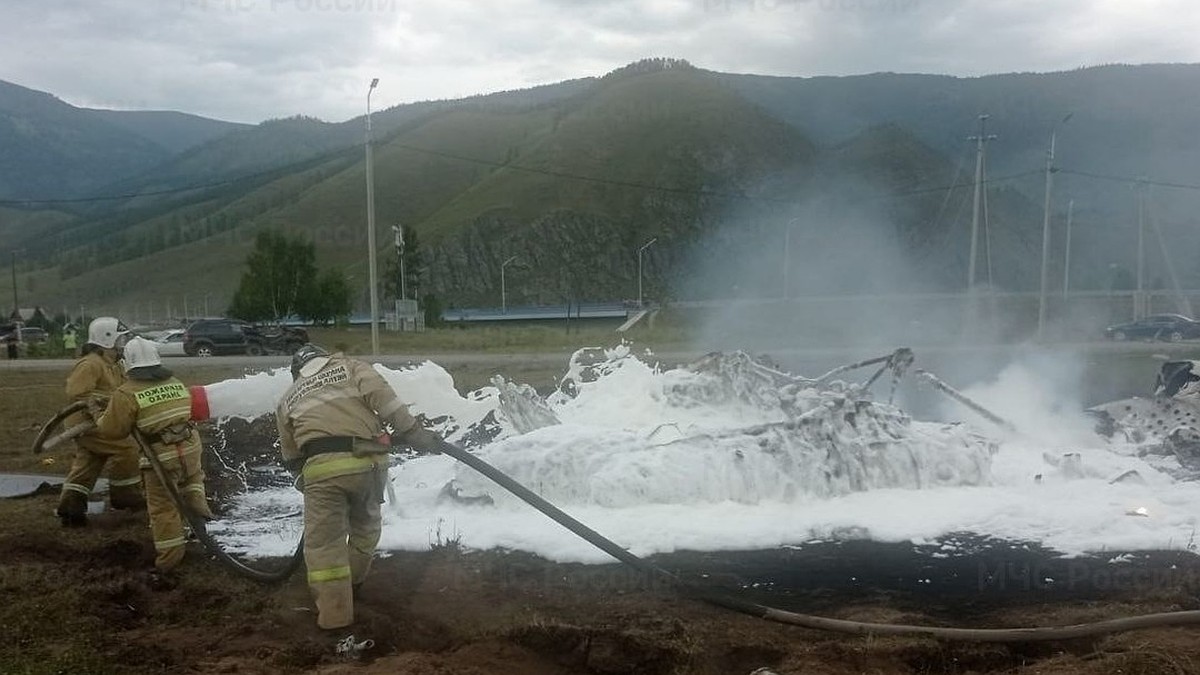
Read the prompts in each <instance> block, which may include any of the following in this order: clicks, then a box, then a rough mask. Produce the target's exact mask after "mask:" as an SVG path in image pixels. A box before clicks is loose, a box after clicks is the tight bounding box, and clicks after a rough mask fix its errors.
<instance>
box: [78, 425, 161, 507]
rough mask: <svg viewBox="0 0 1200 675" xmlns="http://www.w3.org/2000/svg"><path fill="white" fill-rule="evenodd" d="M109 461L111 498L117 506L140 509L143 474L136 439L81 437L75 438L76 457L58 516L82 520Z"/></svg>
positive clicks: (141, 504) (109, 492)
mask: <svg viewBox="0 0 1200 675" xmlns="http://www.w3.org/2000/svg"><path fill="white" fill-rule="evenodd" d="M105 463H107V464H108V485H109V488H108V500H109V503H110V504H111V505H112V507H113V508H114V509H140V508H141V507H142V506H143V505H145V501H144V500H143V499H142V490H141V482H142V475H141V472H140V471H138V451H137V446H136V445H134V443H133V441H132V440H130V439H126V441H125V442H123V443H114V442H113V441H103V440H100V439H98V438H93V437H89V436H81V437H79V438H77V439H75V458H74V460H73V461H72V462H71V470H70V471H69V472H68V473H67V478H66V482H64V483H63V487H62V494H61V496H60V497H59V501H58V515H59V516H61V517H63V518H78V519H82V518H83V517H84V514H86V513H87V502H88V496H89V495H91V494H92V488H94V487H95V486H96V479H97V478H99V477H100V473H101V472H102V471H103V470H104V465H105Z"/></svg>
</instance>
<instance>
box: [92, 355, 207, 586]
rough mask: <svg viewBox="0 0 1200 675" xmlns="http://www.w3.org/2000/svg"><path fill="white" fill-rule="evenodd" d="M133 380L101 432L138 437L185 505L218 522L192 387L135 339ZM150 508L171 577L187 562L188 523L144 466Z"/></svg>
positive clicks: (162, 563)
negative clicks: (195, 418)
mask: <svg viewBox="0 0 1200 675" xmlns="http://www.w3.org/2000/svg"><path fill="white" fill-rule="evenodd" d="M125 372H126V375H127V376H128V379H127V380H126V381H125V383H124V384H122V385H121V386H120V387H118V388H117V390H116V391H115V392H113V395H112V397H111V398H110V399H109V401H108V406H107V407H106V408H105V409H104V410H103V412H102V414H98V415H97V416H96V430H97V432H98V433H99V435H100V436H101V437H104V438H123V437H127V436H129V435H130V434H133V436H134V438H136V439H138V441H139V443H140V444H141V446H142V452H145V453H153V455H154V457H155V458H156V459H157V460H158V462H159V464H160V465H161V466H162V469H163V474H164V477H165V478H166V480H168V481H171V483H172V484H174V486H175V488H176V490H177V491H178V492H179V496H180V497H181V498H182V499H183V502H184V504H185V505H186V506H187V508H188V509H190V510H191V511H193V512H194V513H196V514H198V515H200V516H203V517H204V518H212V512H211V511H210V510H209V508H208V502H207V500H206V499H205V495H204V471H203V469H202V468H201V465H200V452H201V449H202V445H201V443H200V434H199V433H197V432H196V428H195V424H194V423H193V422H192V421H191V411H192V397H191V394H190V393H189V392H188V389H187V387H185V386H184V385H183V383H182V382H180V381H179V379H178V378H176V377H175V376H174V375H173V374H172V373H171V371H170V370H167V369H166V368H164V367H163V365H162V359H161V358H160V357H159V355H158V348H157V347H155V346H154V343H153V342H151V341H149V340H146V339H144V338H140V337H135V338H132V339H130V340H129V343H128V344H127V345H125ZM143 466H144V467H145V469H144V470H145V484H146V507H147V510H148V511H149V512H150V532H151V535H152V536H153V538H154V550H155V552H156V554H157V556H156V557H155V560H154V566H155V567H156V568H157V569H158V571H160V572H168V571H170V570H172V569H174V568H175V567H176V566H178V565H179V563H180V562H182V561H183V556H184V543H185V538H184V533H183V520H182V517H181V515H180V513H179V511H178V510H177V509H176V508H175V504H174V503H173V502H172V501H171V496H170V493H169V492H168V491H167V487H166V486H165V485H163V483H162V481H161V480H160V479H159V477H158V474H157V473H155V472H154V471H152V470H151V468H150V466H149V462H144V463H143Z"/></svg>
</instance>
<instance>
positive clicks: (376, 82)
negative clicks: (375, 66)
mask: <svg viewBox="0 0 1200 675" xmlns="http://www.w3.org/2000/svg"><path fill="white" fill-rule="evenodd" d="M377 84H379V78H378V77H373V78H371V86H370V87H367V88H368V89H374V88H375V85H377Z"/></svg>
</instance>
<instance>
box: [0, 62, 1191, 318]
mask: <svg viewBox="0 0 1200 675" xmlns="http://www.w3.org/2000/svg"><path fill="white" fill-rule="evenodd" d="M1131 72H1133V73H1135V74H1136V73H1140V74H1142V75H1143V76H1145V78H1146V79H1149V80H1152V81H1153V82H1152V83H1146V82H1141V81H1140V79H1139V78H1137V77H1133V78H1131V77H1129V74H1130V73H1131ZM1198 72H1200V70H1198V69H1195V68H1191V67H1178V68H1176V67H1164V68H1163V69H1161V70H1159V69H1153V68H1151V69H1148V70H1136V69H1135V70H1133V71H1130V70H1127V69H1124V68H1112V69H1093V70H1087V71H1078V72H1077V73H1070V74H1053V75H1032V74H1030V75H1014V76H1002V77H1001V76H997V77H994V78H976V79H962V78H948V77H936V76H907V75H887V74H880V75H873V76H864V77H860V78H809V79H803V78H760V77H757V76H732V75H724V74H719V73H712V72H708V71H703V70H699V69H696V68H692V67H690V66H688V65H687V64H684V63H679V62H673V61H654V62H645V63H640V64H635V65H634V66H632V67H629V68H625V69H622V70H619V71H616V72H614V73H612V74H610V75H608V76H606V77H604V78H600V79H592V80H576V81H571V82H566V83H562V84H560V85H551V86H548V87H540V88H537V89H534V90H528V91H517V92H502V93H499V94H493V95H488V96H479V97H472V98H469V99H464V100H460V101H437V102H427V103H421V104H415V105H411V106H400V107H397V108H393V109H390V110H385V111H380V112H378V113H376V114H375V115H374V116H373V122H374V126H375V130H376V135H375V138H376V144H375V153H374V155H375V164H374V169H375V170H374V173H375V181H376V182H375V187H376V189H375V201H376V215H377V227H378V242H379V250H378V253H379V256H380V261H381V262H386V261H387V260H390V259H391V257H393V256H394V252H393V251H392V250H391V246H390V241H391V236H390V229H389V228H390V226H391V225H394V224H397V223H400V224H403V225H404V226H405V227H406V228H407V229H408V230H409V231H410V232H414V231H415V232H416V233H417V234H418V235H419V238H420V240H421V242H422V248H423V250H424V253H425V264H424V269H423V270H422V271H421V272H422V282H421V287H420V288H419V289H416V290H417V292H435V293H437V294H438V295H439V296H440V297H441V298H442V300H443V301H444V302H446V303H448V304H459V305H475V304H499V283H500V266H501V264H502V263H503V261H504V260H507V259H508V258H509V257H510V256H514V255H515V256H517V260H516V262H515V264H513V265H511V266H509V267H508V268H507V269H506V275H507V276H506V281H507V286H508V293H509V297H508V301H509V302H510V303H522V302H546V303H549V302H562V301H564V300H615V299H621V298H631V297H633V296H634V295H635V294H636V291H637V265H638V257H637V251H638V249H639V247H641V246H642V245H644V244H645V243H646V242H647V241H649V240H650V239H652V238H656V239H657V242H656V244H655V245H654V246H653V247H651V248H649V249H647V252H646V258H645V263H646V271H647V274H646V278H647V283H648V289H647V290H648V292H649V293H651V294H652V297H673V298H681V299H683V298H705V297H727V296H745V297H765V296H770V295H772V294H778V293H780V292H782V282H783V279H784V278H787V279H788V283H789V285H790V286H791V287H792V288H791V291H790V292H794V293H799V292H811V293H844V292H863V291H878V290H886V291H889V292H892V291H902V290H929V289H938V290H941V289H957V288H961V287H962V285H963V284H964V282H965V277H966V267H967V261H966V257H967V249H968V243H969V236H970V230H969V221H970V212H969V207H970V197H971V188H970V185H969V183H970V181H971V173H972V169H973V162H972V161H971V159H972V158H973V157H972V155H971V153H970V145H969V144H968V143H967V142H966V140H965V136H966V135H968V134H969V133H972V132H973V131H974V129H973V128H972V124H973V121H974V116H975V114H976V113H978V112H979V110H981V109H984V108H986V109H987V110H988V111H989V112H991V113H992V114H993V117H994V120H995V124H994V126H993V127H992V130H994V131H996V132H997V133H998V134H999V135H1000V136H1001V139H1000V140H998V141H997V142H996V143H995V144H994V145H993V147H992V153H993V154H992V155H991V159H990V162H989V166H990V175H991V176H993V177H995V176H1000V178H1001V179H1002V180H997V182H996V183H995V184H992V185H989V188H988V191H987V194H988V207H989V219H988V228H987V231H986V232H985V233H984V235H985V239H984V242H983V244H984V251H983V254H985V255H987V256H989V257H990V258H992V259H993V260H995V261H1003V264H1000V263H999V262H998V263H997V264H996V265H994V266H991V265H988V266H987V267H985V269H984V270H983V271H982V272H981V279H984V280H990V281H991V283H994V284H996V285H997V286H1000V287H1002V288H1010V289H1024V290H1029V289H1031V288H1032V287H1033V286H1032V284H1033V280H1035V279H1036V276H1037V275H1036V269H1035V267H1036V265H1037V260H1038V258H1037V255H1038V251H1039V248H1040V237H1041V208H1040V198H1041V194H1040V188H1041V176H1040V174H1039V172H1038V169H1039V167H1040V162H1041V158H1040V156H1039V146H1040V145H1041V144H1043V143H1044V140H1045V134H1044V133H1043V132H1044V131H1045V130H1046V128H1048V127H1046V126H1045V122H1046V119H1050V120H1053V118H1054V116H1056V115H1059V112H1058V111H1059V110H1061V109H1062V108H1063V107H1064V106H1065V107H1070V105H1069V104H1070V103H1071V102H1072V101H1086V100H1088V97H1094V101H1095V102H1094V103H1093V107H1092V108H1089V109H1088V110H1086V111H1081V112H1077V113H1076V117H1075V118H1073V119H1072V121H1071V122H1070V126H1069V127H1066V128H1064V130H1063V131H1062V136H1061V139H1062V141H1063V143H1064V145H1063V146H1061V147H1062V152H1063V155H1064V156H1071V157H1087V156H1094V157H1097V158H1108V160H1109V161H1110V162H1111V163H1110V165H1109V166H1107V167H1106V170H1107V171H1111V172H1114V173H1115V172H1119V171H1124V170H1127V169H1132V168H1133V167H1136V166H1137V165H1138V163H1139V162H1145V161H1149V160H1146V159H1145V156H1144V154H1142V152H1141V151H1140V150H1137V147H1138V146H1137V143H1140V142H1145V143H1149V145H1147V146H1146V147H1147V148H1149V149H1148V150H1145V152H1151V153H1152V152H1154V151H1156V150H1155V148H1160V147H1162V146H1164V145H1165V144H1167V141H1166V140H1165V139H1161V138H1158V137H1157V136H1153V135H1151V136H1147V135H1146V134H1145V133H1143V132H1141V131H1138V130H1139V129H1144V127H1145V125H1146V124H1150V123H1152V122H1153V121H1154V120H1158V121H1163V122H1164V123H1166V122H1168V121H1169V123H1170V124H1171V125H1177V124H1179V120H1183V119H1187V115H1188V114H1189V113H1187V111H1184V110H1172V111H1170V112H1169V113H1166V112H1162V111H1157V112H1154V111H1156V110H1157V108H1156V106H1160V105H1161V104H1162V103H1163V102H1164V101H1167V102H1169V101H1174V102H1175V104H1182V103H1187V102H1188V101H1190V100H1191V99H1190V98H1189V97H1191V96H1192V94H1190V93H1187V92H1175V93H1172V92H1171V83H1174V86H1181V85H1182V83H1183V82H1185V81H1190V79H1189V78H1193V77H1194V76H1195V75H1196V73H1198ZM1181 78H1182V79H1181ZM1106 82H1107V83H1109V84H1110V85H1113V86H1116V87H1118V89H1120V88H1124V89H1122V91H1129V92H1135V93H1138V94H1139V95H1141V96H1142V97H1143V98H1142V99H1141V100H1137V101H1127V102H1126V103H1125V107H1124V108H1119V109H1118V108H1116V107H1115V106H1116V104H1115V103H1113V106H1114V108H1112V109H1111V110H1110V111H1109V112H1108V113H1106V114H1101V112H1100V111H1099V110H1098V109H1097V107H1096V106H1097V105H1098V103H1102V102H1114V101H1116V100H1117V99H1118V98H1120V97H1121V96H1122V95H1123V94H1121V93H1120V92H1119V91H1118V92H1107V91H1106V92H1103V93H1098V92H1097V89H1103V87H1104V83H1106ZM1072 92H1074V93H1072ZM1072 97H1075V98H1072ZM992 106H994V108H993V107H992ZM1148 111H1149V112H1148ZM1001 119H1003V120H1004V121H1003V123H1001V121H1000V120H1001ZM362 123H363V120H362V118H361V117H360V118H356V119H354V120H349V121H347V122H343V123H339V124H331V123H326V122H321V121H319V120H314V119H309V118H291V119H287V120H274V121H271V122H267V123H264V124H261V125H257V126H254V127H248V128H239V129H236V130H233V131H232V132H231V133H226V134H223V135H221V136H219V137H217V138H214V139H213V140H210V141H208V142H205V143H201V144H200V145H197V146H194V147H191V148H189V149H186V150H183V151H181V152H180V153H178V154H177V155H176V156H175V157H174V158H172V159H170V160H169V161H167V162H166V163H164V164H162V165H160V166H158V167H157V168H155V169H154V170H153V171H146V172H144V173H142V174H139V175H136V176H132V177H129V178H126V179H124V182H123V183H121V184H120V185H121V186H122V188H123V189H127V190H130V191H136V192H140V193H143V194H145V196H142V197H139V198H138V199H135V200H115V201H114V202H112V203H109V202H103V203H95V204H89V205H87V206H86V208H81V209H79V210H77V211H76V213H75V220H74V221H72V222H70V223H67V224H65V225H64V220H65V217H64V216H61V215H59V216H56V217H54V218H52V219H50V220H49V221H47V222H46V223H42V224H38V225H36V226H35V225H29V226H21V227H14V226H10V227H9V228H8V229H7V230H3V229H0V234H3V235H4V236H5V238H6V239H7V237H8V236H9V234H11V235H12V236H13V237H24V238H25V239H24V241H25V245H26V248H27V249H28V251H29V257H30V261H29V262H28V263H26V264H27V265H28V266H32V267H39V269H38V271H36V272H34V273H32V274H31V275H30V277H29V278H30V280H31V281H30V282H28V284H29V285H30V286H31V288H32V289H36V292H37V293H39V294H41V295H42V296H43V297H45V298H46V300H45V304H47V305H50V306H56V305H57V304H66V305H68V306H72V307H74V306H77V305H78V304H81V303H82V304H85V305H87V306H92V305H104V306H107V307H109V308H111V310H113V311H116V310H117V309H121V308H122V307H123V308H124V309H125V310H130V308H131V307H133V306H134V305H136V304H139V303H140V304H141V306H143V307H145V305H146V303H148V302H150V301H153V302H155V303H157V304H158V306H159V307H160V311H161V307H162V305H163V304H165V301H166V300H167V299H168V298H170V299H171V302H172V304H173V305H174V306H175V307H179V306H180V305H182V304H183V298H184V296H185V295H186V296H188V298H189V304H190V305H191V306H192V307H195V306H196V302H197V298H200V297H202V296H207V297H208V298H209V300H210V305H211V306H212V307H213V308H216V307H223V306H224V303H225V302H226V301H227V299H228V298H229V296H230V295H231V294H232V291H233V289H234V287H235V286H236V284H237V280H238V277H239V275H240V272H241V266H242V263H243V260H244V258H245V255H246V252H247V250H248V248H249V246H250V245H251V243H252V242H253V238H254V235H255V233H256V232H257V231H259V230H260V229H262V228H265V227H273V228H279V229H283V230H286V231H290V232H294V233H297V234H301V235H304V236H306V237H310V238H311V239H312V240H313V241H314V242H316V244H317V246H318V256H319V262H320V263H321V264H322V265H327V266H328V265H332V266H336V267H338V268H340V269H342V270H343V271H344V272H345V273H346V274H347V275H348V276H350V277H351V282H352V285H353V286H354V287H355V288H359V289H363V297H362V298H359V307H363V306H365V296H366V291H365V287H366V271H365V270H366V263H365V252H366V249H367V244H366V227H365V224H366V212H365V184H366V180H365V167H364V162H363V147H362V138H363V135H362V134H363V124H362ZM1170 128H1175V127H1170ZM1105 129H1114V130H1124V131H1126V132H1128V134H1129V137H1127V138H1122V139H1119V140H1114V141H1113V142H1112V143H1110V144H1108V145H1106V146H1105V147H1104V148H1102V149H1095V150H1092V151H1091V152H1093V153H1095V154H1093V155H1087V154H1085V153H1084V152H1083V151H1082V149H1081V144H1080V143H1079V139H1078V138H1076V139H1074V140H1073V141H1072V143H1073V145H1072V144H1068V143H1067V139H1068V133H1072V134H1085V133H1086V134H1087V135H1089V136H1090V137H1099V134H1102V133H1104V130H1105ZM1035 132H1036V133H1035ZM1139 139H1140V140H1139ZM1150 141H1153V142H1152V143H1151V142H1150ZM1068 149H1070V154H1069V153H1068ZM1122 153H1124V154H1122ZM1171 153H1174V154H1171ZM1189 153H1192V154H1189ZM1167 154H1168V155H1171V156H1172V157H1174V158H1175V159H1176V160H1179V159H1180V158H1185V157H1191V156H1193V155H1194V154H1195V153H1193V148H1192V145H1191V144H1190V143H1189V142H1187V141H1186V140H1179V141H1177V142H1175V143H1174V144H1173V146H1172V150H1171V152H1170V153H1167ZM1004 167H1007V168H1008V169H1010V170H1012V171H1013V172H1019V173H1022V174H1023V177H1022V178H1020V179H1012V180H1010V179H1006V178H1004V177H1003V176H1001V174H1002V172H1003V171H1004ZM1018 170H1019V171H1018ZM1060 181H1061V183H1062V184H1063V189H1064V191H1066V189H1068V188H1069V187H1070V181H1069V180H1068V179H1067V178H1066V177H1060ZM952 183H958V184H960V185H959V187H956V188H955V189H953V190H951V189H948V186H950V185H951V184H952ZM196 185H208V187H205V188H203V189H183V188H185V187H187V186H196ZM151 192H154V193H159V194H146V193H151ZM1111 192H1114V193H1115V192H1118V191H1115V190H1114V191H1111ZM1081 212H1082V211H1081ZM1118 215H1119V214H1118ZM1097 220H1098V218H1097ZM26 222H29V221H26ZM1098 232H1099V228H1097V227H1093V228H1092V230H1090V231H1089V237H1088V239H1087V240H1083V239H1081V241H1083V243H1082V244H1080V249H1079V255H1080V256H1081V258H1080V259H1081V260H1087V259H1088V256H1089V255H1090V256H1091V259H1093V260H1095V259H1098V258H1099V257H1100V256H1102V255H1108V254H1109V251H1107V250H1104V251H1102V250H1101V249H1099V248H1093V250H1091V252H1090V253H1089V251H1088V247H1089V246H1091V247H1098V246H1099V244H1098V242H1101V241H1104V239H1103V237H1101V236H1100V235H1099V234H1098ZM18 233H19V234H18ZM47 234H52V235H53V236H52V237H48V236H46V235H47ZM785 242H786V243H787V244H788V247H787V249H786V250H784V248H783V245H782V244H783V243H785ZM1118 251H1119V252H1120V253H1121V255H1125V254H1127V253H1128V247H1127V246H1126V247H1125V248H1124V249H1118ZM788 261H790V262H791V264H792V265H793V266H796V267H797V270H796V272H795V273H794V274H792V275H790V276H788V275H784V274H782V273H781V270H782V268H783V265H784V263H785V262H788ZM381 269H384V268H383V267H381ZM1081 278H1085V277H1084V276H1083V275H1082V274H1081ZM22 283H25V282H22Z"/></svg>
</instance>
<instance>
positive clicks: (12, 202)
mask: <svg viewBox="0 0 1200 675" xmlns="http://www.w3.org/2000/svg"><path fill="white" fill-rule="evenodd" d="M335 154H336V153H335ZM330 159H336V157H335V155H326V156H322V157H310V158H309V159H305V160H301V161H299V162H294V163H292V164H285V165H283V166H277V167H274V168H271V169H264V170H263V171H259V172H257V173H250V174H246V175H244V176H236V177H234V178H226V179H223V180H218V181H213V182H211V183H198V184H196V185H185V186H182V187H174V188H163V189H161V190H151V191H149V192H128V193H125V194H116V195H102V196H96V197H55V198H52V199H0V206H27V205H30V204H92V203H96V202H112V201H120V200H122V199H137V198H138V197H158V196H161V195H170V194H178V193H181V192H192V191H194V190H206V189H208V188H215V187H222V186H225V185H233V184H235V183H241V182H243V181H247V182H248V181H253V180H257V179H259V178H265V177H268V176H270V175H272V174H279V173H281V172H287V171H289V170H292V169H301V167H304V166H307V165H312V164H313V162H324V161H327V160H330Z"/></svg>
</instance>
